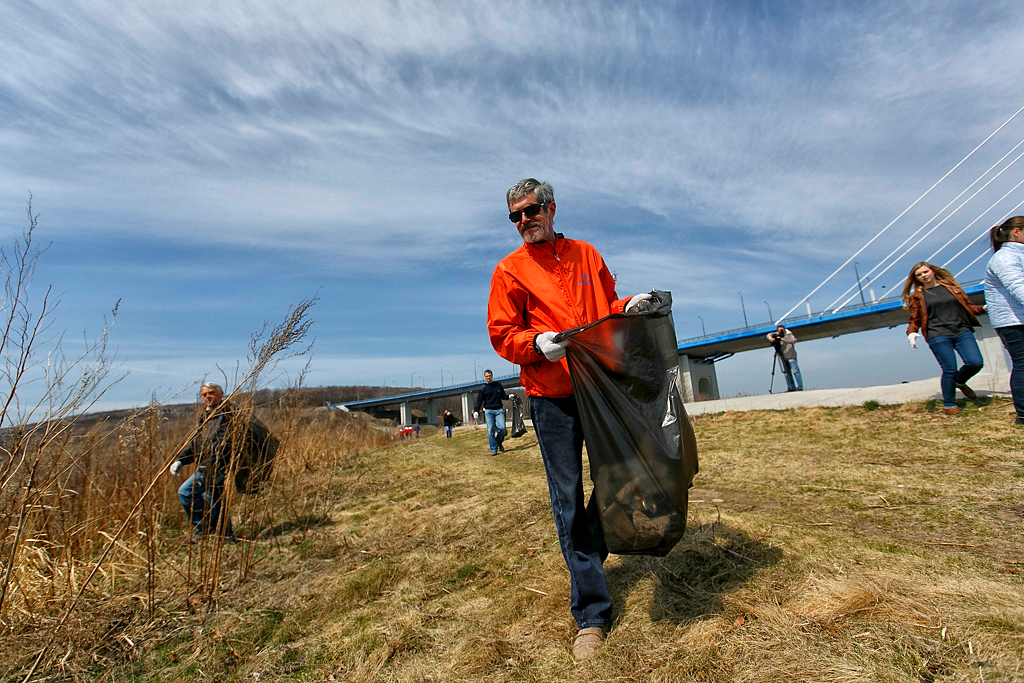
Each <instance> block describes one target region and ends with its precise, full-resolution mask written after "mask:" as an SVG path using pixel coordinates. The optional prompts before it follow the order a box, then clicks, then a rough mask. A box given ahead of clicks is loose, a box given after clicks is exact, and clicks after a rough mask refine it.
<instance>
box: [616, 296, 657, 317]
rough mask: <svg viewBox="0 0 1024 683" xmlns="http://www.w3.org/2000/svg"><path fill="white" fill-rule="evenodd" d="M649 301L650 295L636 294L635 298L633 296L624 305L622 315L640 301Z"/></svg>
mask: <svg viewBox="0 0 1024 683" xmlns="http://www.w3.org/2000/svg"><path fill="white" fill-rule="evenodd" d="M650 300H651V295H650V294H647V293H645V294H637V295H636V296H634V297H633V298H632V299H630V300H629V303H627V304H626V307H625V308H624V309H623V312H624V313H629V309H631V308H633V307H634V306H636V305H637V304H638V303H640V302H641V301H650Z"/></svg>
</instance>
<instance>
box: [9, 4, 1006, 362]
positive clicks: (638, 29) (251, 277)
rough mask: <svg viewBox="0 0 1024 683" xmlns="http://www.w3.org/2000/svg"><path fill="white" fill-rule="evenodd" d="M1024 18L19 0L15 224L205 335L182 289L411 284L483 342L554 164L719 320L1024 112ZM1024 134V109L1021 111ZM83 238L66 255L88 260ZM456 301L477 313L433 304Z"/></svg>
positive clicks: (858, 235)
mask: <svg viewBox="0 0 1024 683" xmlns="http://www.w3.org/2000/svg"><path fill="white" fill-rule="evenodd" d="M1022 15H1024V8H1022V7H1021V6H1020V5H1019V3H1013V2H997V3H986V4H985V5H984V7H978V6H976V5H973V4H971V5H969V4H966V3H960V2H947V3H934V2H931V3H925V2H903V3H897V4H895V5H894V4H892V3H881V2H877V3H868V4H863V3H833V4H829V5H827V6H825V5H821V4H818V3H802V4H792V3H788V4H778V3H776V4H774V5H771V4H768V5H766V4H764V3H752V2H750V3H729V4H725V5H724V4H722V3H716V2H712V1H711V0H706V1H704V2H697V3H683V4H679V3H639V2H630V3H597V4H591V5H587V6H585V7H584V6H581V5H579V4H578V3H569V2H555V3H549V2H545V3H540V2H527V3H526V4H523V3H512V2H479V3H473V4H471V5H466V4H464V3H452V2H441V1H435V2H427V1H420V0H399V1H396V2H390V3H374V2H363V3H358V4H355V5H351V4H350V5H347V6H344V7H342V6H337V5H324V4H323V3H315V2H287V3H285V2H261V3H236V2H221V3H216V4H214V5H207V6H204V5H201V4H199V5H194V6H189V7H187V8H183V7H181V6H178V5H153V4H152V3H148V4H147V3H128V4H124V3H114V2H103V1H96V2H60V3H57V2H34V3H33V2H19V3H8V4H7V5H6V6H5V8H4V21H3V25H2V26H0V63H3V64H4V69H3V70H0V119H2V120H3V121H4V126H3V128H2V130H0V204H2V208H0V229H2V230H3V231H4V233H5V234H8V235H10V234H12V233H16V232H18V231H20V230H21V228H22V227H23V226H22V222H23V221H22V217H21V215H20V214H19V213H18V210H20V207H22V206H23V204H24V200H25V194H26V190H27V189H31V190H32V191H33V192H34V193H36V196H37V201H38V205H39V206H40V207H41V208H42V209H43V210H44V212H45V216H46V220H45V221H44V223H43V225H44V227H45V228H46V229H48V230H52V231H53V234H54V237H55V238H56V239H58V240H60V239H64V240H68V241H70V242H71V243H73V244H75V245H76V247H75V249H76V250H78V251H79V252H80V253H90V246H89V245H96V244H98V243H100V242H102V243H103V244H104V245H105V246H106V248H108V249H109V251H110V258H111V259H112V260H114V261H115V262H120V263H122V264H124V265H123V267H122V268H121V269H120V271H119V272H118V273H117V277H114V276H111V277H98V278H97V282H96V283H95V284H94V286H91V287H90V288H89V289H90V291H91V292H92V296H93V297H94V298H95V297H96V296H100V298H102V299H111V300H114V299H116V298H118V297H119V296H120V295H122V294H123V293H124V292H125V291H128V292H132V293H133V294H134V295H136V296H138V297H145V298H146V304H144V305H138V306H137V308H138V310H140V311H141V310H142V309H145V308H147V307H148V308H151V309H152V311H153V315H154V316H155V317H154V318H153V327H154V329H155V328H156V327H157V326H158V325H157V322H156V321H159V324H161V325H173V326H175V327H176V328H178V329H187V328H188V327H189V326H190V325H191V324H193V323H194V322H196V320H195V318H194V317H193V318H192V319H190V317H189V315H188V312H187V311H193V312H194V311H196V310H202V308H203V304H202V303H194V304H193V303H191V302H202V301H204V300H206V301H210V300H214V301H219V302H222V304H223V305H222V306H220V308H222V309H223V308H225V307H228V306H234V307H243V308H244V307H246V306H248V307H253V306H258V305H259V302H260V301H263V300H266V299H267V298H268V296H269V297H270V298H274V297H275V296H277V297H281V296H287V298H292V299H294V298H296V296H298V293H299V292H303V294H304V293H305V292H308V291H315V290H316V288H317V287H319V286H321V285H324V286H326V290H325V291H326V292H328V294H327V296H326V297H325V299H324V301H323V303H322V304H321V307H322V308H321V310H325V311H326V315H325V316H324V317H326V318H330V319H332V320H345V319H354V318H356V317H358V316H360V315H362V311H363V310H364V309H365V305H364V304H363V302H365V301H367V300H369V298H370V297H374V296H376V297H377V298H376V301H377V308H376V310H378V311H379V312H380V314H379V315H378V320H377V321H375V322H376V323H377V325H378V330H379V332H380V334H381V335H383V336H384V337H386V338H404V335H403V332H404V329H405V328H404V327H403V325H402V322H401V320H402V315H401V314H400V313H399V311H400V310H402V307H405V306H408V304H409V302H410V300H412V301H418V302H419V305H420V307H421V308H420V310H423V311H431V312H432V314H433V317H431V316H427V315H424V316H423V317H422V318H421V319H420V323H422V324H423V325H425V326H426V328H425V329H426V330H429V335H430V336H431V343H432V344H436V345H438V346H440V345H442V342H443V340H444V338H445V337H444V335H449V336H450V337H451V338H455V339H459V340H460V343H472V344H479V345H480V346H481V348H482V349H483V351H484V352H489V348H488V345H487V340H486V336H485V335H484V334H483V331H482V330H481V329H478V328H477V327H474V326H476V325H480V324H481V322H480V321H481V320H482V315H483V311H484V306H485V292H486V286H487V281H488V279H489V273H490V269H491V268H492V267H493V264H494V263H495V262H496V261H497V260H498V259H499V258H500V257H501V256H503V255H504V254H505V253H508V251H510V250H511V249H513V248H515V245H516V235H515V232H514V230H513V228H512V227H511V226H510V225H509V224H508V223H507V222H505V219H504V218H503V213H504V211H503V209H504V207H503V206H502V196H503V193H504V190H505V189H506V188H507V187H508V186H509V185H511V184H512V183H513V182H515V181H516V180H518V179H519V178H521V177H524V176H527V175H535V176H538V177H542V178H545V179H547V180H549V181H551V182H552V183H554V185H555V187H556V191H557V196H558V201H559V228H560V229H562V230H564V231H565V232H566V233H567V234H569V235H571V236H576V237H583V238H585V239H588V240H590V241H592V242H594V243H595V244H596V245H597V246H598V247H599V248H601V249H602V251H603V252H604V253H605V256H606V258H607V259H608V261H609V263H610V264H611V265H612V267H613V269H616V270H617V272H618V273H619V275H620V283H621V286H622V287H628V288H631V289H630V291H632V289H647V288H649V287H650V286H666V285H662V284H661V283H667V286H670V287H672V288H674V289H675V290H676V292H677V302H678V305H680V306H685V307H687V309H688V310H690V311H693V312H696V311H702V312H703V313H704V314H706V315H705V317H706V318H708V319H709V320H712V319H715V318H717V317H720V318H721V320H722V326H731V325H732V322H727V321H732V317H734V316H736V315H738V311H736V310H735V309H736V305H735V304H734V303H732V302H733V300H734V299H735V298H736V293H737V291H740V290H742V291H746V292H749V293H750V296H751V298H753V299H755V300H756V299H761V300H768V301H770V302H772V303H774V302H776V301H777V302H779V303H778V304H776V305H777V306H778V307H779V308H780V309H782V308H784V307H786V305H785V303H783V302H786V301H792V302H794V303H795V301H798V300H799V298H800V297H801V296H803V294H805V293H806V292H807V291H809V289H810V288H811V287H813V286H814V285H815V284H816V283H817V282H818V281H819V280H820V279H821V278H823V277H824V276H825V275H827V274H828V273H829V272H831V269H832V268H834V267H836V266H838V265H839V263H841V262H842V260H843V259H844V258H845V257H846V255H848V254H850V253H852V251H853V250H854V249H856V248H857V247H859V246H860V245H861V244H863V243H864V242H865V241H866V240H867V239H868V238H869V237H870V236H871V235H873V234H874V233H875V232H876V231H877V230H878V229H880V228H881V227H882V226H884V225H885V224H886V223H888V222H889V221H890V220H891V219H892V218H893V217H895V216H896V215H897V214H898V213H899V212H900V211H901V210H902V209H903V208H905V207H906V206H907V205H908V204H909V203H910V202H912V201H913V200H914V199H915V198H916V197H917V196H918V194H920V193H921V192H922V191H923V190H924V189H926V188H927V187H928V186H929V185H930V184H931V183H932V182H934V180H935V179H937V178H938V177H939V176H940V175H941V174H942V173H944V172H945V171H946V170H948V169H949V168H951V167H952V166H953V165H954V164H955V163H956V162H957V161H958V160H959V159H960V158H961V157H962V156H963V155H964V154H965V153H966V152H967V151H969V150H970V149H971V148H972V147H973V146H974V145H975V144H977V143H978V142H979V141H980V140H982V139H983V138H984V137H985V136H986V135H988V134H989V133H990V132H991V131H992V130H993V129H994V128H995V127H996V126H997V125H998V124H999V123H1001V122H1002V121H1003V120H1004V119H1005V118H1006V117H1007V116H1008V115H1009V114H1010V113H1011V112H1012V111H1015V110H1016V109H1017V108H1018V107H1019V106H1020V104H1021V103H1018V102H1016V101H1013V97H1014V93H1015V92H1016V90H1017V89H1018V88H1017V84H1019V83H1020V82H1021V80H1022V76H1024V74H1022V73H1021V71H1022V69H1024V66H1022V64H1024V60H1022V59H1021V57H1022V54H1021V53H1022V51H1024V47H1022V46H1021V44H1020V40H1019V36H1018V35H1017V34H1018V31H1017V28H1018V27H1019V26H1020V25H1021V19H1022ZM1021 137H1024V122H1021V125H1014V126H1011V127H1010V128H1008V129H1007V131H1006V133H1005V140H1011V139H1012V142H1011V143H1010V144H1013V143H1015V142H1016V141H1017V140H1019V139H1021ZM1005 140H1004V138H1001V139H1000V140H999V141H998V143H997V144H993V145H992V146H991V151H990V150H989V149H988V148H986V149H985V150H983V151H982V152H981V153H979V154H978V155H977V160H976V161H977V164H975V165H972V166H971V167H970V168H969V169H968V168H965V169H964V170H963V171H962V172H961V173H960V174H958V175H957V176H955V177H954V178H951V179H950V183H949V185H950V187H951V188H952V187H956V188H957V189H956V190H953V191H946V190H945V188H943V194H940V193H938V192H937V193H936V197H935V199H934V200H933V199H929V200H928V201H926V202H923V203H922V205H921V207H920V210H919V212H917V213H914V214H912V215H911V216H908V218H907V221H906V222H907V226H908V228H907V230H904V231H903V232H901V233H900V234H901V235H905V234H906V233H907V232H909V230H911V229H913V228H916V227H917V225H919V224H920V223H921V222H923V221H924V220H925V219H926V218H927V216H930V215H931V213H930V212H931V211H934V210H935V209H936V208H938V207H941V206H942V204H943V203H944V202H945V201H947V200H948V199H949V198H950V197H951V196H952V195H953V194H955V192H956V191H959V189H960V188H962V187H963V186H965V185H966V184H967V183H969V182H970V181H971V180H973V179H974V175H972V174H974V173H976V172H979V171H978V169H980V168H984V167H985V165H987V164H988V163H990V162H991V161H993V160H994V159H995V158H997V156H998V154H1001V153H1002V152H1003V151H1005V149H1006V148H1007V145H1006V144H1004V141H1005ZM994 155H995V156H994ZM1010 175H1014V174H1010ZM1015 175H1016V177H1015V178H1014V180H1013V182H1016V181H1017V180H1018V179H1019V177H1020V173H1019V172H1016V173H1015ZM1006 187H1007V185H1006V184H1004V183H998V184H996V185H995V186H994V187H993V188H992V192H999V191H1003V190H1004V189H1005V188H1006ZM977 206H978V207H981V206H982V202H981V200H980V199H979V201H978V203H977ZM12 207H13V209H17V210H13V209H12ZM971 211H980V208H978V209H974V208H972V209H971ZM968 214H969V211H967V210H965V211H964V216H965V218H964V219H963V220H960V219H957V221H951V222H950V226H949V227H950V232H945V231H940V232H939V233H938V234H937V235H936V239H939V237H940V236H941V235H946V236H947V237H948V236H949V235H950V234H952V232H951V231H953V230H958V229H959V228H960V227H962V226H963V225H964V224H965V223H966V221H968V220H970V218H972V217H973V216H974V215H976V214H971V215H970V216H968ZM915 221H916V223H915ZM986 227H987V226H986ZM900 229H901V230H902V226H901V227H900ZM979 229H983V227H982V226H979ZM897 232H898V231H897V230H893V233H894V234H895V233H897ZM634 236H635V239H633V240H632V241H631V240H630V238H631V237H634ZM112 237H113V238H114V239H113V240H112V242H113V243H111V238H112ZM899 239H902V236H901V237H899ZM943 239H944V238H943ZM892 246H893V243H891V242H890V243H886V244H885V245H879V248H878V249H877V250H872V251H870V252H869V253H866V254H865V256H864V257H863V258H862V260H861V262H862V263H868V262H870V261H871V259H876V260H877V259H878V258H881V256H882V255H884V253H886V252H887V250H888V249H889V248H891V247H892ZM97 259H98V260H102V259H99V257H98V256H97ZM211 262H212V263H215V264H218V265H219V266H221V267H222V270H221V271H219V274H218V275H217V277H215V278H214V279H213V280H212V281H211V280H210V279H209V275H208V273H204V272H203V271H204V270H205V269H206V268H207V266H208V264H209V263H211ZM93 264H94V262H91V261H89V260H85V259H78V260H74V259H71V260H69V261H67V262H64V263H61V264H59V265H57V266H55V269H54V272H57V273H63V274H64V276H65V277H67V278H69V280H68V283H72V282H74V281H73V280H71V279H70V278H72V277H74V278H79V279H80V278H82V277H83V271H84V272H85V273H86V274H88V272H89V270H90V268H91V267H92V266H93ZM271 264H276V265H271ZM779 272H785V273H786V274H787V275H786V277H785V278H784V279H780V278H777V277H772V275H773V274H777V273H779ZM894 272H895V271H894ZM86 276H87V275H86ZM851 277H852V275H851ZM204 278H205V279H204ZM214 281H215V283H216V285H215V286H212V285H211V282H214ZM239 282H244V283H245V287H241V288H238V283H239ZM101 283H102V287H101ZM403 283H405V284H403ZM848 284H849V278H847V279H846V281H845V284H844V285H843V287H845V286H848ZM211 287H212V291H214V292H217V294H211ZM66 289H67V290H68V292H69V296H70V297H71V300H72V302H73V303H74V304H75V306H74V307H75V309H76V314H78V313H79V304H80V303H83V304H84V303H85V302H84V301H80V300H78V299H76V296H77V293H76V288H75V287H74V286H73V285H70V284H69V285H68V286H66ZM101 290H102V291H101ZM239 290H240V291H239ZM225 292H228V293H225ZM104 295H105V296H104ZM227 302H230V303H227ZM438 302H447V303H445V304H439V303H438ZM133 303H136V302H130V301H126V304H125V305H126V306H128V308H127V309H126V310H129V311H131V310H132V309H131V305H132V304H133ZM446 308H447V309H448V310H455V311H458V312H459V313H463V314H465V315H464V317H460V316H459V315H453V316H452V318H451V320H452V322H451V323H450V324H449V325H444V324H440V323H438V322H437V320H436V318H437V316H441V315H442V313H441V312H439V310H438V309H441V310H442V311H443V310H445V309H446ZM176 309H181V313H180V314H178V317H175V316H174V315H172V314H171V313H170V312H169V311H172V310H176ZM83 310H84V309H83ZM82 315H85V313H82ZM140 315H141V314H140ZM229 317H230V318H231V322H230V324H229V326H230V327H231V328H232V329H237V328H238V327H241V326H244V325H245V324H246V319H245V317H244V316H242V315H241V313H240V312H239V311H236V312H234V313H233V314H231V315H230V316H229ZM264 317H267V316H264ZM692 317H693V316H692V315H690V316H688V318H692ZM78 322H80V321H79V320H78V319H77V318H76V319H75V323H78ZM199 322H202V323H206V322H207V320H206V319H203V318H200V319H199ZM218 322H219V321H218ZM435 323H437V324H435ZM712 326H713V325H712V324H709V327H712ZM357 327H359V328H360V329H361V330H364V328H363V327H362V325H361V324H360V325H357ZM406 327H407V326H406ZM364 331H365V330H364ZM334 332H337V326H335V327H334V328H332V333H334ZM172 336H176V335H172ZM182 336H184V335H182ZM680 336H684V335H682V334H681V335H680ZM181 343H185V342H181ZM325 344H326V345H328V348H327V349H326V351H327V352H329V351H330V350H331V349H330V348H329V344H330V342H325ZM338 367H341V366H338Z"/></svg>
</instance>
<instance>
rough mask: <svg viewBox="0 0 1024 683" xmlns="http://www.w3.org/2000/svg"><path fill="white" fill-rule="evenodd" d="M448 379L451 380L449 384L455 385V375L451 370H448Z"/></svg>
mask: <svg viewBox="0 0 1024 683" xmlns="http://www.w3.org/2000/svg"><path fill="white" fill-rule="evenodd" d="M448 379H449V380H451V382H450V386H455V375H453V374H452V371H451V370H449V371H448Z"/></svg>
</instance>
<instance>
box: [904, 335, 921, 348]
mask: <svg viewBox="0 0 1024 683" xmlns="http://www.w3.org/2000/svg"><path fill="white" fill-rule="evenodd" d="M920 336H921V335H919V334H918V333H917V332H911V333H910V334H908V335H907V341H908V342H910V348H912V349H916V348H917V338H918V337H920Z"/></svg>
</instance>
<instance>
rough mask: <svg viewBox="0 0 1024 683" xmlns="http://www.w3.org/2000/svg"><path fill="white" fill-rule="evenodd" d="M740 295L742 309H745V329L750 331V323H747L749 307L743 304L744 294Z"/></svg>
mask: <svg viewBox="0 0 1024 683" xmlns="http://www.w3.org/2000/svg"><path fill="white" fill-rule="evenodd" d="M738 294H739V295H740V308H742V309H743V327H745V328H747V329H750V323H748V322H747V307H746V305H745V304H744V303H743V292H738Z"/></svg>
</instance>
